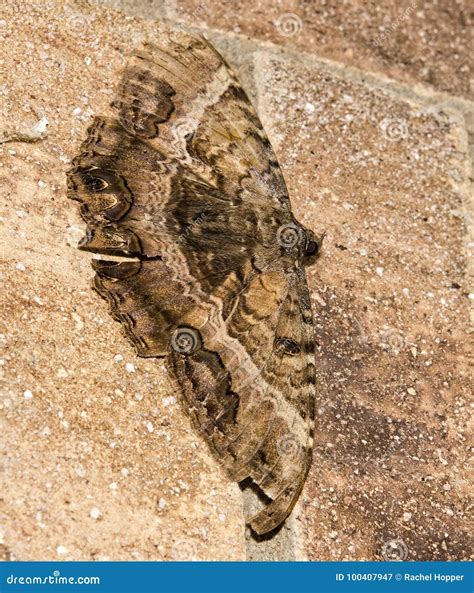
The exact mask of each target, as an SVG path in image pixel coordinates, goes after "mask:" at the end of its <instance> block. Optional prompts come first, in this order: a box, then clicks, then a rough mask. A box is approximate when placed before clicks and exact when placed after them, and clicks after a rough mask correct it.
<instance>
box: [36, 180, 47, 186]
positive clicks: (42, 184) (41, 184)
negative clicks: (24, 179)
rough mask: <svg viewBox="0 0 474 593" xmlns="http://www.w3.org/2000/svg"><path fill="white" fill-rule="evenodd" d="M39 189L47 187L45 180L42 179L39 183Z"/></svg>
mask: <svg viewBox="0 0 474 593" xmlns="http://www.w3.org/2000/svg"><path fill="white" fill-rule="evenodd" d="M38 187H41V188H43V187H46V183H45V182H44V181H43V180H41V179H40V180H39V181H38Z"/></svg>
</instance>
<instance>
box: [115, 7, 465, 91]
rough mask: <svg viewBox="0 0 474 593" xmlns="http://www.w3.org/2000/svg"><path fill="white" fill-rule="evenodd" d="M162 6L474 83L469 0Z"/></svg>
mask: <svg viewBox="0 0 474 593" xmlns="http://www.w3.org/2000/svg"><path fill="white" fill-rule="evenodd" d="M116 4H117V2H116ZM164 6H165V10H166V14H167V15H168V16H169V17H170V18H172V19H175V20H178V21H182V22H185V23H187V24H188V25H191V26H198V27H204V28H211V29H220V30H222V31H232V32H236V33H240V34H242V35H248V36H250V37H254V38H257V39H261V40H270V41H272V42H274V43H277V44H280V45H283V46H286V47H288V48H293V49H296V50H300V51H303V52H309V53H312V54H316V55H318V56H321V57H325V58H330V59H331V60H336V61H339V62H343V63H346V64H349V65H353V66H357V67H359V68H362V69H364V70H371V71H374V72H379V73H381V74H383V75H384V76H389V77H391V78H395V79H398V80H401V81H407V82H422V83H423V84H426V85H431V86H433V87H434V88H436V89H438V90H443V91H446V92H449V93H452V94H458V95H465V96H467V95H468V94H469V93H470V91H471V90H472V87H471V86H470V85H471V84H472V83H471V79H470V69H469V59H470V56H469V48H470V46H471V41H470V33H469V31H470V22H471V21H470V18H471V11H470V8H469V3H468V2H467V0H459V1H456V2H452V1H451V0H441V1H438V2H434V1H432V0H430V1H428V2H416V0H402V1H395V0H383V1H381V2H372V1H371V2H358V1H356V0H349V1H347V2H326V1H325V0H314V1H312V2H305V1H302V0H283V1H279V2H275V1H274V0H256V1H251V2H250V1H247V2H234V1H233V0H223V1H221V2H215V1H214V0H164ZM153 8H155V10H156V11H158V9H159V10H162V8H163V3H159V4H158V3H156V2H152V3H151V7H150V12H152V13H153ZM154 14H156V13H154Z"/></svg>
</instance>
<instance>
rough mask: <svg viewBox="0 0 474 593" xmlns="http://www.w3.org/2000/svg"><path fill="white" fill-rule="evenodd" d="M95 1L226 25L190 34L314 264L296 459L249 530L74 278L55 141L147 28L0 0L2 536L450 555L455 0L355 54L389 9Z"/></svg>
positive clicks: (457, 119)
mask: <svg viewBox="0 0 474 593" xmlns="http://www.w3.org/2000/svg"><path fill="white" fill-rule="evenodd" d="M98 3H100V4H108V3H110V2H109V1H107V2H102V1H101V2H98ZM113 4H115V6H119V5H120V6H122V7H123V9H124V10H125V11H126V12H127V13H128V14H130V13H131V12H134V13H135V14H140V15H141V16H147V17H158V16H160V15H162V16H164V17H167V19H170V18H174V19H177V20H179V21H181V22H184V23H189V22H191V23H192V24H193V25H195V26H201V27H203V26H204V27H205V26H209V27H215V28H217V29H221V31H220V32H219V31H217V32H216V31H209V32H208V35H209V37H210V38H211V39H212V41H213V42H214V43H215V44H216V45H217V47H218V48H219V49H220V50H221V51H222V53H223V55H224V56H225V57H226V58H227V59H228V60H229V62H230V63H231V64H232V66H233V67H234V68H236V70H237V71H238V73H239V76H240V77H241V79H242V81H243V84H244V86H245V87H246V89H247V90H248V92H249V95H250V96H251V97H252V99H253V100H254V102H255V104H256V106H257V109H258V112H259V115H260V117H261V119H262V122H263V124H264V126H265V128H266V130H267V132H268V135H269V137H270V140H271V142H272V144H273V146H274V148H275V151H276V153H277V156H278V158H279V160H280V163H281V166H282V170H283V173H284V176H285V179H286V182H287V185H288V188H289V191H290V196H291V200H292V204H293V208H294V210H295V214H296V215H297V217H298V218H299V220H301V222H303V223H304V224H305V225H306V226H308V227H310V228H312V229H314V230H315V231H316V232H321V231H323V230H324V231H326V233H327V236H326V239H325V243H324V252H323V257H322V258H321V259H320V261H319V263H318V264H317V265H316V266H315V267H314V268H311V271H310V273H309V283H310V289H311V293H312V299H313V307H314V311H315V314H316V338H317V341H318V386H319V387H318V390H319V395H318V418H319V422H318V426H317V431H316V435H317V445H316V450H315V456H314V463H313V468H312V471H311V474H310V476H309V479H308V483H307V485H306V488H305V490H304V492H303V496H302V498H301V500H300V502H299V504H298V506H297V508H296V509H295V512H294V514H293V516H292V517H291V518H290V520H289V522H288V524H287V526H286V527H285V529H284V530H282V532H280V534H279V535H278V536H277V537H275V538H274V539H273V540H270V541H264V542H255V541H254V540H252V538H251V537H249V536H248V534H247V541H246V540H245V537H244V520H243V512H242V507H243V503H242V495H241V493H240V490H239V489H238V487H237V486H236V485H235V484H232V483H229V482H228V481H227V480H226V478H225V476H224V473H223V472H222V471H221V470H220V468H219V466H218V465H217V464H216V463H215V462H214V460H213V459H212V458H211V457H210V456H209V454H208V452H207V449H206V446H205V445H204V443H202V442H201V441H200V439H199V437H198V435H195V434H194V433H193V431H192V429H191V426H190V424H189V422H188V421H187V419H186V417H185V416H184V415H183V414H182V412H181V410H180V408H179V405H178V403H177V401H176V396H177V394H175V393H173V391H172V389H171V386H170V383H169V381H168V377H167V375H166V371H165V369H164V367H163V365H162V363H161V362H160V361H154V360H151V359H148V360H145V359H139V358H137V357H136V355H135V353H134V351H133V349H132V348H131V347H130V346H129V345H128V343H127V341H126V339H125V338H124V336H123V334H122V333H121V330H120V327H119V325H118V324H117V323H116V322H114V321H113V320H112V318H111V317H110V315H109V313H108V310H107V306H106V304H105V303H104V302H103V301H102V300H101V299H100V298H99V297H98V296H97V295H96V294H95V293H94V292H93V291H92V290H91V288H90V281H91V278H92V270H91V268H90V265H89V256H87V255H85V254H84V253H80V252H78V251H77V250H75V248H74V245H75V244H76V243H77V240H78V239H79V238H80V237H81V236H82V223H81V222H80V218H79V215H78V213H77V208H76V207H75V205H74V204H71V203H70V202H68V201H67V200H66V198H65V175H64V172H65V171H66V169H67V168H68V167H69V159H70V158H71V157H72V156H73V155H74V154H75V153H76V151H77V148H78V146H79V144H80V142H81V140H82V139H83V137H84V133H85V129H86V127H87V124H88V122H89V121H90V119H91V117H92V115H93V114H95V113H101V112H104V110H105V109H106V108H107V104H108V102H109V101H110V99H111V95H112V93H113V88H114V86H115V84H116V82H117V79H118V74H119V71H120V69H121V68H122V67H123V64H124V63H125V57H126V54H127V53H128V52H129V51H130V50H131V49H132V48H133V46H134V45H135V44H138V43H139V42H141V41H142V40H144V39H146V38H150V39H153V36H154V35H159V34H160V31H161V28H162V24H161V23H160V22H156V21H153V20H141V19H140V18H130V17H129V16H124V15H120V14H118V13H114V12H112V11H110V10H109V9H108V8H98V7H97V6H91V7H90V6H88V5H87V4H85V3H83V2H69V3H63V2H55V1H53V0H48V1H47V2H41V3H39V2H36V3H29V6H28V8H27V9H26V8H23V5H22V6H21V7H20V8H19V5H18V3H17V2H13V0H9V1H7V2H6V4H5V5H4V8H3V11H2V15H1V16H0V36H1V40H2V42H3V43H2V44H0V67H1V68H2V70H3V71H4V72H5V74H6V76H4V79H3V80H2V82H1V84H0V141H2V142H3V143H0V186H1V188H2V194H3V197H4V198H6V199H4V200H3V202H4V208H3V212H2V216H3V239H2V241H3V245H2V251H3V256H4V258H3V259H4V263H3V278H4V280H5V284H6V291H5V305H4V307H3V310H2V316H1V317H2V324H3V326H4V328H3V329H2V332H3V337H2V339H3V344H2V346H3V355H2V367H1V370H2V373H3V393H4V396H3V398H2V401H1V403H0V405H1V422H2V425H1V431H2V437H3V438H2V439H1V447H2V450H1V453H2V492H1V495H0V512H1V520H0V525H1V527H0V550H1V551H2V554H3V557H4V558H16V559H19V560H30V559H35V560H40V559H76V560H86V559H105V558H109V559H122V560H125V559H130V560H139V559H145V560H152V559H155V560H161V559H163V560H164V559H190V558H194V559H203V560H223V559H228V560H239V559H245V557H246V555H247V557H248V558H251V559H274V560H279V559H280V560H281V559H290V560H291V559H309V560H342V559H344V560H361V559H369V560H375V559H383V558H387V559H403V558H407V559H410V560H444V559H452V560H461V559H466V558H468V557H469V554H470V549H472V546H470V540H469V531H468V516H467V513H468V494H469V491H470V490H469V481H468V480H469V477H468V474H467V460H468V454H469V431H468V422H469V419H470V416H469V406H470V401H471V400H470V392H469V389H468V385H469V383H468V381H469V368H468V356H469V353H470V351H469V345H470V343H471V342H472V334H470V333H469V331H470V329H469V298H468V296H469V291H470V290H471V292H472V287H471V289H470V288H469V285H468V278H467V272H468V266H469V260H468V259H467V253H468V247H469V243H468V241H469V239H468V232H469V229H471V232H472V224H471V218H470V212H469V208H470V199H471V200H472V197H470V196H472V194H470V187H469V185H468V184H469V176H470V174H471V173H470V172H471V165H470V162H469V159H468V153H469V152H468V136H469V134H468V131H469V130H471V132H470V134H471V135H472V134H473V132H474V126H473V125H472V121H473V120H474V118H473V115H472V114H473V113H474V109H473V105H472V103H469V102H467V101H464V102H461V100H460V99H459V97H458V96H462V95H464V96H465V95H466V94H467V87H466V81H467V78H466V76H465V75H464V74H463V71H462V70H460V68H457V67H456V63H455V61H453V60H456V59H457V58H455V57H454V55H455V53H457V54H458V55H459V56H460V58H459V59H460V60H461V61H462V60H463V59H464V58H463V56H464V55H465V54H463V52H464V50H465V45H466V44H465V41H464V40H465V37H464V35H465V30H464V24H463V23H464V19H465V17H464V16H463V15H464V12H463V10H462V4H459V10H457V9H456V10H455V9H454V8H453V7H454V3H450V7H446V6H445V5H444V3H438V4H437V5H435V4H434V3H425V4H424V7H423V9H422V10H423V13H424V15H425V16H424V18H422V17H419V16H416V15H415V12H413V11H412V12H411V13H410V14H411V15H415V16H413V17H412V18H409V19H404V20H403V21H400V23H399V26H398V27H397V28H396V29H394V30H393V31H392V33H391V34H390V35H385V36H384V39H383V41H384V43H383V44H382V46H381V47H376V48H375V47H371V48H369V49H368V48H367V47H366V45H367V43H368V42H367V43H365V42H364V43H365V45H364V43H362V41H361V39H368V40H370V39H372V38H373V35H374V34H375V31H378V30H379V29H378V27H380V26H382V25H384V26H387V25H386V23H387V22H390V21H393V18H394V15H396V14H398V13H399V12H403V11H404V10H406V9H407V8H408V7H409V6H410V4H406V5H405V4H404V3H397V5H396V7H395V4H394V3H387V6H386V7H385V9H384V7H383V6H382V4H381V3H377V6H376V7H375V6H374V9H373V10H372V9H370V10H369V9H365V10H363V9H361V8H360V7H359V5H358V4H357V6H356V4H355V3H352V2H351V3H347V4H344V10H342V8H341V9H338V10H334V9H330V8H327V7H323V5H322V4H321V6H319V2H317V3H316V2H315V3H313V4H311V6H312V7H313V8H312V11H310V10H309V8H305V7H307V6H310V4H309V3H308V4H307V3H298V4H296V3H293V2H290V1H289V0H288V1H287V2H286V1H285V2H281V3H272V4H271V6H270V5H269V4H270V3H265V2H257V3H250V2H249V3H248V6H246V3H241V4H240V8H239V9H237V8H235V7H236V6H237V4H232V6H230V4H229V5H228V4H227V3H226V2H221V3H210V2H207V0H206V2H201V3H200V4H199V6H200V9H199V12H198V13H197V12H196V10H197V8H196V6H197V5H194V4H193V0H187V1H186V2H184V0H176V1H174V2H171V1H170V0H163V1H161V2H156V1H155V2H149V3H146V4H143V5H140V7H139V9H138V8H137V5H136V4H134V3H132V2H126V1H120V2H117V1H114V2H113ZM402 4H403V5H402ZM341 6H342V5H341ZM379 6H380V7H381V8H379ZM383 9H384V10H385V12H384V11H383ZM418 10H421V9H418V8H416V9H415V11H418ZM193 11H194V12H193ZM436 11H438V12H436ZM285 13H294V14H297V15H299V16H300V18H301V19H302V22H303V28H302V29H301V30H300V32H297V33H295V34H292V35H287V34H285V35H283V34H281V31H287V32H288V31H291V29H281V30H280V32H279V31H278V30H275V24H274V22H275V20H276V19H278V18H279V15H280V16H281V15H282V14H285ZM382 13H383V14H382ZM440 14H442V15H444V19H441V18H438V21H437V27H438V28H439V30H438V33H437V34H434V29H433V27H434V26H435V25H434V21H435V16H436V15H438V16H439V15H440ZM348 15H352V17H350V18H349V16H348ZM357 15H358V16H357ZM383 15H385V16H383ZM356 17H357V18H356ZM357 19H358V20H357ZM387 19H388V21H387ZM421 22H423V23H424V24H423V26H421ZM318 23H320V24H319V25H318ZM280 27H283V25H282V24H280ZM237 28H239V29H237ZM357 28H358V29H360V31H359V32H358V33H357V35H356V36H355V37H354V36H353V35H352V33H350V32H351V31H355V30H356V29H357ZM415 31H416V32H415ZM303 32H304V35H305V37H304V38H302V37H300V35H301V33H303ZM422 33H423V34H424V36H425V38H426V39H429V43H428V41H426V42H424V44H423V42H422V41H421V40H422V39H423V34H422ZM429 33H430V34H429ZM378 34H379V35H380V33H378ZM244 35H250V36H252V37H253V38H254V39H248V38H247V37H245V36H244ZM262 40H271V41H273V42H274V43H276V45H271V44H268V43H266V41H265V42H264V41H262ZM344 40H345V41H344ZM343 41H344V42H343ZM420 44H421V45H420ZM384 48H385V49H384ZM388 48H392V49H391V50H390V51H389V49H388ZM417 48H418V49H417ZM420 48H422V49H420ZM300 49H304V51H305V52H307V54H308V55H305V56H302V55H299V50H300ZM376 50H377V51H376ZM451 50H453V51H451ZM453 52H454V53H453ZM381 53H384V56H385V57H384V60H382V61H380V60H379V58H380V55H379V54H381ZM404 56H405V57H404ZM328 57H329V58H331V59H332V60H338V61H340V62H341V64H340V65H337V64H335V63H333V62H328V61H327V60H326V61H325V60H324V59H325V58H328ZM374 60H375V61H374ZM422 61H423V62H426V64H425V66H426V68H428V69H429V71H431V72H436V76H435V75H433V76H434V78H433V76H432V78H431V79H430V77H429V73H426V72H425V71H424V70H423V68H422V66H421V62H422ZM347 64H353V65H354V64H355V65H357V66H358V67H359V68H366V69H367V70H370V71H375V72H377V71H378V72H383V73H384V75H390V76H392V77H393V78H395V79H398V80H403V81H404V82H405V84H399V83H397V82H390V81H389V82H387V81H386V80H385V78H384V77H379V76H378V75H375V76H374V75H367V76H366V75H365V73H364V72H363V71H361V70H353V69H352V68H351V67H347ZM419 82H423V83H425V87H423V88H420V87H419V86H416V87H415V83H419ZM434 88H437V89H442V90H449V91H451V93H452V95H446V94H440V93H437V92H435V91H434V90H433V89H434ZM451 103H454V110H451V109H450V108H447V105H450V104H451ZM459 105H461V108H460V107H459ZM46 122H47V125H46ZM466 126H467V127H466ZM469 126H471V128H469ZM6 139H9V140H10V142H6V143H5V140H6ZM28 140H36V142H35V143H31V142H28ZM472 240H473V239H472V238H471V241H472ZM471 247H472V244H471ZM471 270H472V267H471ZM246 505H250V506H251V503H249V502H246Z"/></svg>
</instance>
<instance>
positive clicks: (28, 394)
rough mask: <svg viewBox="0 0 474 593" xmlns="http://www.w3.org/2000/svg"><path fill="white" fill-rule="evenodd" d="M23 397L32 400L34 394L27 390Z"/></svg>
mask: <svg viewBox="0 0 474 593" xmlns="http://www.w3.org/2000/svg"><path fill="white" fill-rule="evenodd" d="M23 397H24V398H25V399H31V398H32V397H33V394H32V393H31V391H30V390H29V389H27V390H26V391H24V392H23Z"/></svg>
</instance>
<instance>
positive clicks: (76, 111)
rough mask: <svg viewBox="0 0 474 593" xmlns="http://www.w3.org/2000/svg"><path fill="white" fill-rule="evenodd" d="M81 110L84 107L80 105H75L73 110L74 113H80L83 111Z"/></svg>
mask: <svg viewBox="0 0 474 593" xmlns="http://www.w3.org/2000/svg"><path fill="white" fill-rule="evenodd" d="M81 111H82V109H81V108H80V107H75V108H74V109H73V110H72V114H73V115H79V113H81Z"/></svg>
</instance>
